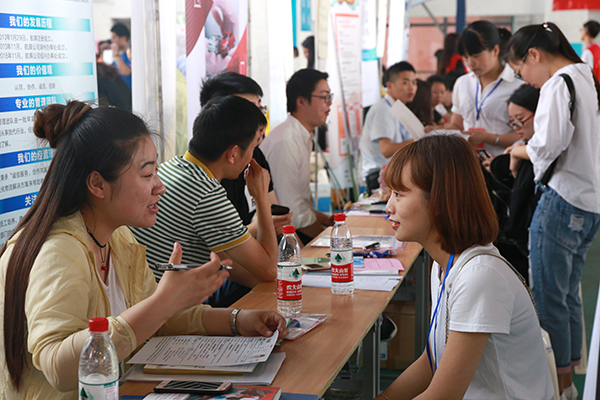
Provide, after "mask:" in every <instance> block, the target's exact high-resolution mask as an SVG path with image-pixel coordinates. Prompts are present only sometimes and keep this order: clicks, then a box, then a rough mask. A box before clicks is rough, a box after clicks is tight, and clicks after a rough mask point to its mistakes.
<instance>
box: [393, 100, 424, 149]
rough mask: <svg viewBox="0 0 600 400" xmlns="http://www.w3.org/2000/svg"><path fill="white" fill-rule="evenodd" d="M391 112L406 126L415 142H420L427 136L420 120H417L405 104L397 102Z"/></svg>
mask: <svg viewBox="0 0 600 400" xmlns="http://www.w3.org/2000/svg"><path fill="white" fill-rule="evenodd" d="M390 111H391V112H392V115H393V116H394V117H396V118H397V119H398V121H400V123H401V124H402V125H404V127H405V128H406V130H407V131H408V133H410V137H411V138H412V139H413V140H419V139H421V138H422V137H424V136H425V127H424V126H423V124H422V123H421V121H419V118H417V116H416V115H415V114H414V113H413V112H412V111H411V110H410V108H408V107H406V105H405V104H404V103H403V102H401V101H400V100H396V102H395V103H394V104H393V105H392V108H391V109H390Z"/></svg>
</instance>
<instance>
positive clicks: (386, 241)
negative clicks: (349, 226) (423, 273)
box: [311, 235, 406, 251]
mask: <svg viewBox="0 0 600 400" xmlns="http://www.w3.org/2000/svg"><path fill="white" fill-rule="evenodd" d="M375 242H377V243H379V246H378V247H377V248H375V249H373V250H376V251H379V250H403V249H404V248H405V247H406V243H405V242H400V241H398V239H396V238H395V237H394V236H391V235H352V247H354V248H355V249H356V248H358V249H362V248H364V247H366V246H368V245H370V244H373V243H375ZM330 244H331V237H330V236H329V235H323V236H319V238H318V239H317V240H315V241H314V243H313V244H311V246H313V247H329V246H330Z"/></svg>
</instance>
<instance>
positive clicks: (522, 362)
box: [377, 136, 554, 400]
mask: <svg viewBox="0 0 600 400" xmlns="http://www.w3.org/2000/svg"><path fill="white" fill-rule="evenodd" d="M384 179H385V181H386V183H387V185H388V186H389V187H390V188H391V189H392V190H393V193H392V197H391V198H390V200H389V201H388V204H387V206H386V211H387V212H388V213H389V214H390V218H389V221H390V222H391V223H392V228H393V229H394V230H395V232H396V233H395V236H396V238H397V239H398V240H402V241H412V242H418V243H420V244H421V245H422V246H423V248H424V249H425V250H426V251H427V252H428V253H429V254H430V255H431V257H432V258H433V259H434V261H435V262H434V264H433V267H432V270H431V301H432V316H431V325H430V326H431V328H430V330H429V335H428V340H427V348H426V350H425V351H424V352H423V354H422V355H421V357H419V358H418V359H417V360H416V361H415V362H414V363H413V364H412V365H411V366H410V367H409V368H408V369H407V370H406V371H404V372H403V373H402V375H400V377H398V379H396V381H394V382H393V383H392V384H391V385H390V387H389V388H387V389H386V390H385V391H384V392H383V393H382V394H381V395H379V396H378V398H377V399H378V400H395V399H413V398H418V399H442V398H443V399H463V398H464V399H486V400H487V399H550V398H551V397H552V396H553V394H554V389H553V386H552V381H551V378H550V372H549V369H548V363H547V361H546V353H545V348H544V345H543V343H542V337H541V333H540V325H539V323H538V320H537V317H536V313H535V308H534V305H533V303H532V301H531V298H530V295H529V293H528V291H527V288H526V286H525V285H524V283H523V282H522V281H521V280H520V279H519V277H518V275H517V274H516V273H515V272H514V271H513V270H512V269H511V268H510V266H509V265H508V264H507V263H506V262H505V261H504V260H503V259H501V258H499V253H498V250H497V249H496V248H495V247H494V246H493V245H492V244H491V242H493V241H494V239H496V235H497V233H498V223H497V220H496V215H495V213H494V209H493V208H492V203H491V201H490V198H489V195H488V193H487V189H486V186H485V182H484V178H483V174H482V172H481V167H480V166H479V163H478V161H477V159H476V157H475V154H474V152H473V150H472V148H471V146H470V145H469V144H468V143H467V141H465V140H464V139H462V138H461V137H459V136H426V137H425V138H423V139H421V140H419V141H417V142H414V143H412V144H410V145H408V146H406V147H404V148H403V149H401V150H399V151H398V152H397V153H396V154H395V155H394V157H393V158H392V160H391V161H390V163H389V164H388V166H387V168H386V169H385V175H384Z"/></svg>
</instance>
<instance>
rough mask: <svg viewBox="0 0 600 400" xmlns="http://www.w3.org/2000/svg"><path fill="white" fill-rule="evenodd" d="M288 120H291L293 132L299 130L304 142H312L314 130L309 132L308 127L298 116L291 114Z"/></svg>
mask: <svg viewBox="0 0 600 400" xmlns="http://www.w3.org/2000/svg"><path fill="white" fill-rule="evenodd" d="M288 120H289V122H290V127H291V128H292V130H291V132H297V133H298V134H299V135H300V137H301V138H302V140H303V142H304V144H306V145H308V144H309V143H310V142H312V137H313V134H312V132H309V131H308V129H306V128H305V127H304V125H302V123H301V122H300V121H299V120H298V119H297V118H296V117H294V116H293V115H292V114H290V115H288Z"/></svg>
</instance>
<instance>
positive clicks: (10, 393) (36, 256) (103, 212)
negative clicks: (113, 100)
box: [0, 101, 285, 399]
mask: <svg viewBox="0 0 600 400" xmlns="http://www.w3.org/2000/svg"><path fill="white" fill-rule="evenodd" d="M34 133H35V134H36V136H38V137H39V138H42V139H46V140H47V141H48V142H49V144H50V146H51V147H52V148H55V149H56V153H55V155H54V159H53V161H52V163H51V165H50V168H49V169H48V172H47V175H46V178H45V180H44V183H43V184H42V187H41V188H40V191H39V194H38V196H37V199H36V200H35V202H34V204H33V206H32V207H31V209H30V210H29V211H28V213H27V214H26V215H25V217H24V218H23V219H22V220H21V222H20V223H19V225H18V226H17V227H16V228H15V231H14V232H13V235H12V237H11V238H10V239H9V240H8V241H7V242H6V243H5V245H4V246H3V247H2V249H1V250H0V291H1V292H2V295H1V296H0V312H1V313H2V320H3V335H2V336H1V337H0V353H2V354H0V362H1V363H2V364H3V365H2V368H0V398H2V399H76V398H77V384H78V377H77V368H78V361H79V355H80V353H81V349H82V347H83V344H84V342H85V340H86V339H87V337H88V336H89V332H88V331H87V321H88V320H89V319H90V318H93V317H107V318H108V319H109V324H110V327H109V330H110V336H111V339H112V341H113V343H114V345H115V348H116V350H117V353H118V356H119V360H123V359H124V358H126V357H127V356H129V355H130V354H131V353H132V352H133V351H134V350H135V349H136V348H137V347H138V346H140V345H141V344H143V342H144V341H145V340H146V339H148V338H149V337H150V336H151V335H153V334H155V333H157V332H158V334H161V335H170V334H208V335H231V334H234V333H236V334H237V333H239V334H241V335H244V336H253V335H264V336H271V335H272V334H273V332H274V331H275V329H277V330H279V331H280V334H284V333H285V326H284V319H283V318H282V317H281V316H280V315H279V314H277V313H275V312H269V311H241V312H239V313H237V312H235V313H233V312H232V310H231V309H211V308H210V307H207V306H203V305H202V302H203V301H204V300H205V299H206V298H207V297H208V296H210V295H211V294H212V293H213V292H214V291H215V290H216V289H217V288H218V287H219V286H220V285H221V284H222V283H223V280H224V279H225V278H226V277H227V275H228V274H227V272H225V271H221V270H220V265H221V263H220V261H219V259H218V257H217V256H216V255H214V254H213V255H212V256H211V261H210V262H209V263H207V264H205V265H204V266H202V267H200V268H196V269H194V270H190V271H185V272H168V273H165V275H164V276H163V278H162V279H161V281H160V283H158V284H157V283H156V282H155V280H154V277H153V275H152V272H151V271H150V269H149V268H148V266H147V263H146V260H145V259H146V257H145V247H144V246H141V245H139V244H137V242H136V241H135V239H134V238H133V235H132V234H131V232H130V231H129V229H128V228H127V226H136V227H150V226H152V225H153V224H154V222H155V221H156V215H157V213H158V202H159V200H160V195H161V194H163V193H164V192H165V187H164V186H163V185H162V183H161V182H160V180H159V179H158V177H157V175H156V170H157V168H158V162H157V156H156V154H157V153H156V147H155V145H154V143H153V142H152V140H151V137H150V134H149V133H148V128H147V127H146V125H145V124H144V122H143V121H142V120H140V119H139V118H138V117H136V116H134V115H132V114H130V113H128V112H126V111H122V110H119V109H116V108H96V109H92V108H90V107H89V106H88V105H86V104H84V103H81V102H76V101H72V102H69V103H68V104H67V105H66V106H65V105H58V104H55V105H51V106H48V107H46V108H44V109H41V110H39V111H38V112H37V113H36V117H35V122H34ZM181 255H182V249H181V246H180V245H179V244H178V243H175V244H174V248H173V253H172V256H171V259H170V262H174V263H179V262H181ZM165 261H166V260H165Z"/></svg>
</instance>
